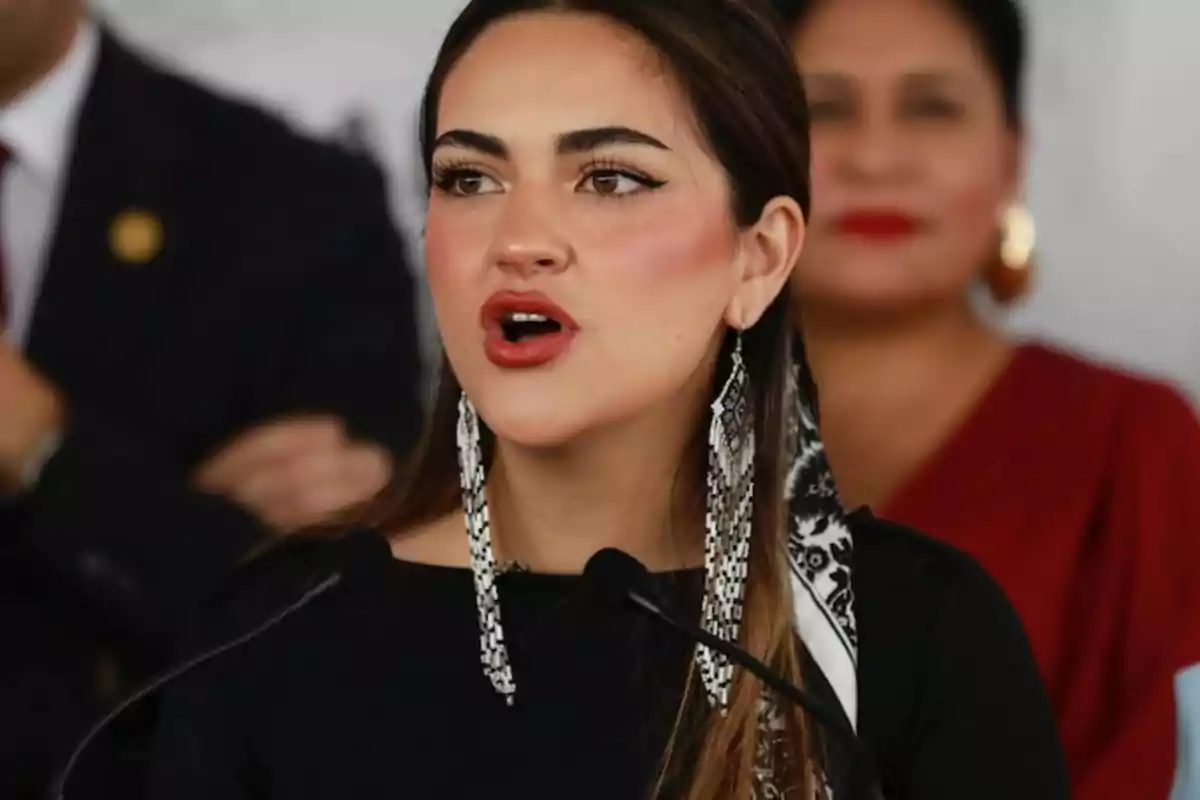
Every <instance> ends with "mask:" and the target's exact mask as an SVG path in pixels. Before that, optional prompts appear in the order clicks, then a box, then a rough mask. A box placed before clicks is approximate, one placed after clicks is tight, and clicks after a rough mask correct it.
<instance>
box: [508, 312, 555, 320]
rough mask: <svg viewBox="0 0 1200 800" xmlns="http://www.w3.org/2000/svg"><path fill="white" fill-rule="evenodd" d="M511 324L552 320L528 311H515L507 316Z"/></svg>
mask: <svg viewBox="0 0 1200 800" xmlns="http://www.w3.org/2000/svg"><path fill="white" fill-rule="evenodd" d="M505 317H506V319H507V320H508V321H509V322H549V321H550V318H549V317H547V316H545V315H544V314H534V313H531V312H528V311H513V312H511V313H509V314H506V315H505Z"/></svg>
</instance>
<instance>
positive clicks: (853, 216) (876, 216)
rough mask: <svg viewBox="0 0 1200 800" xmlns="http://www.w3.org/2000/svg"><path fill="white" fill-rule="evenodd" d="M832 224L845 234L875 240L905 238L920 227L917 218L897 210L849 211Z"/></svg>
mask: <svg viewBox="0 0 1200 800" xmlns="http://www.w3.org/2000/svg"><path fill="white" fill-rule="evenodd" d="M834 224H835V225H836V227H837V229H838V230H839V231H840V232H841V233H842V234H843V235H845V236H853V237H856V238H859V239H872V240H875V241H894V240H896V239H906V238H908V237H909V236H912V235H914V234H915V233H917V232H918V231H919V230H920V228H921V223H920V221H919V220H917V219H916V218H915V217H913V216H910V215H908V214H904V213H902V212H899V211H849V212H847V213H845V214H842V215H841V216H840V217H838V218H837V219H836V220H835V223H834Z"/></svg>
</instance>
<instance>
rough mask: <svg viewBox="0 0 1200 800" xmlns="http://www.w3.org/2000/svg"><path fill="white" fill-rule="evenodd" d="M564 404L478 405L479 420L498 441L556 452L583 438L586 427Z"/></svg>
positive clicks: (514, 403) (515, 402) (507, 403)
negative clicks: (555, 450) (565, 408)
mask: <svg viewBox="0 0 1200 800" xmlns="http://www.w3.org/2000/svg"><path fill="white" fill-rule="evenodd" d="M564 405H565V404H561V403H558V404H549V403H537V402H535V403H522V402H519V401H509V400H506V401H505V402H504V403H502V404H501V403H490V404H489V403H486V402H485V403H484V404H483V405H482V406H479V405H477V406H476V409H477V410H478V412H479V417H480V419H482V420H483V422H484V424H486V425H487V426H488V429H489V430H491V432H492V433H493V434H495V436H496V438H497V439H502V440H504V441H505V442H509V443H511V444H515V445H518V446H520V447H527V448H531V449H544V450H553V449H557V448H560V447H563V446H565V445H568V444H570V443H571V442H572V441H574V440H575V439H577V438H579V437H580V436H582V435H583V433H584V431H585V430H586V428H587V426H586V425H585V424H584V421H583V420H582V419H580V418H579V417H578V416H577V415H576V414H574V413H571V412H570V411H568V410H564Z"/></svg>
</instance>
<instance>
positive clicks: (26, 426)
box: [0, 336, 64, 492]
mask: <svg viewBox="0 0 1200 800" xmlns="http://www.w3.org/2000/svg"><path fill="white" fill-rule="evenodd" d="M63 409H64V403H63V400H62V398H61V397H60V396H59V394H58V391H57V390H56V389H55V388H54V386H53V385H52V384H51V383H50V382H49V381H47V380H46V379H45V378H43V377H42V376H41V375H40V374H38V372H37V371H36V370H35V369H34V368H33V367H32V366H31V365H30V364H29V362H27V361H26V360H25V358H24V357H23V356H22V355H21V353H20V352H18V351H17V349H16V347H14V346H13V344H12V342H11V341H9V339H8V337H7V336H0V491H3V492H11V491H16V490H18V489H20V488H22V483H23V480H24V478H25V476H26V473H27V471H28V469H29V467H30V464H31V462H32V461H33V460H34V459H37V458H38V455H39V452H40V451H41V449H42V448H43V447H44V446H45V444H46V442H47V441H49V440H50V439H51V437H53V436H55V435H57V434H58V433H59V432H60V431H61V429H62V424H63V414H64V410H63Z"/></svg>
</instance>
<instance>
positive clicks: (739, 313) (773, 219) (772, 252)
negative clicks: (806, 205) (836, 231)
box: [725, 196, 804, 331]
mask: <svg viewBox="0 0 1200 800" xmlns="http://www.w3.org/2000/svg"><path fill="white" fill-rule="evenodd" d="M740 236H741V237H742V241H741V275H740V278H739V281H738V285H737V288H736V290H735V292H734V295H733V298H732V299H731V300H730V302H729V306H728V308H726V310H725V322H726V324H727V325H729V327H731V328H736V329H737V330H740V331H741V330H746V329H747V328H750V327H752V326H753V325H754V323H756V322H758V320H759V318H760V317H762V315H763V313H765V312H766V310H767V308H768V307H769V306H770V305H771V303H772V302H774V301H775V298H776V297H778V296H779V293H780V292H781V291H783V289H784V286H785V285H786V284H787V281H788V278H789V277H790V276H791V274H792V267H794V266H795V265H796V260H797V259H798V258H799V257H800V250H801V248H802V247H803V246H804V214H803V212H801V211H800V206H799V205H798V204H797V203H796V201H795V200H793V199H792V198H790V197H783V196H780V197H776V198H774V199H773V200H771V201H770V202H768V203H767V204H766V205H765V206H763V210H762V215H761V216H760V217H759V218H758V222H756V223H754V225H752V226H750V227H749V228H747V229H746V230H744V231H742V232H741V234H740Z"/></svg>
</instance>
